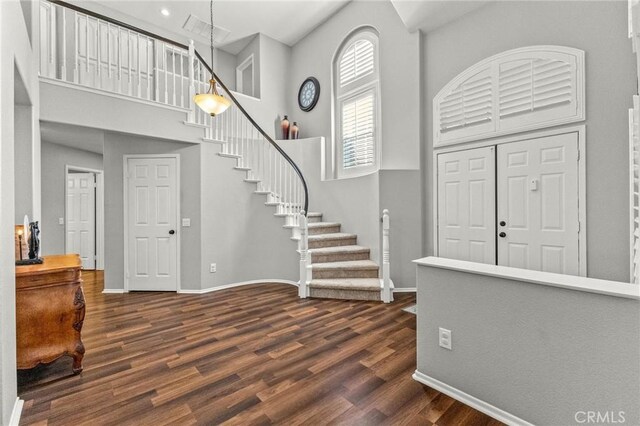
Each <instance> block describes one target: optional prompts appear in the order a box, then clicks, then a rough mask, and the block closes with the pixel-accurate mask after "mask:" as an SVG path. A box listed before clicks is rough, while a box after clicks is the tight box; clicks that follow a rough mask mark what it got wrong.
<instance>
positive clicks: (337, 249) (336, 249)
mask: <svg viewBox="0 0 640 426" xmlns="http://www.w3.org/2000/svg"><path fill="white" fill-rule="evenodd" d="M366 251H369V248H368V247H362V246H332V247H320V248H314V249H309V252H310V253H312V254H334V253H363V252H366Z"/></svg>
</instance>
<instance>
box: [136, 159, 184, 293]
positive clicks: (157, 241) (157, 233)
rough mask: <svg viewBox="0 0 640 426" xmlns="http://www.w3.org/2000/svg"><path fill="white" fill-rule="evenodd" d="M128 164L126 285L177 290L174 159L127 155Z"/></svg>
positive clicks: (137, 288)
mask: <svg viewBox="0 0 640 426" xmlns="http://www.w3.org/2000/svg"><path fill="white" fill-rule="evenodd" d="M127 166H128V168H127V170H128V176H129V177H128V179H127V182H126V186H127V194H128V213H127V215H128V235H129V237H128V242H127V244H128V247H129V258H128V272H129V274H128V277H129V278H128V279H129V289H130V290H147V291H176V290H177V286H178V277H177V269H178V268H177V265H178V257H177V256H178V251H177V237H176V234H175V232H177V229H178V228H177V224H178V216H177V205H178V204H177V203H178V184H177V182H178V176H177V160H176V159H175V158H130V159H128V161H127ZM170 231H174V233H173V234H171V233H170Z"/></svg>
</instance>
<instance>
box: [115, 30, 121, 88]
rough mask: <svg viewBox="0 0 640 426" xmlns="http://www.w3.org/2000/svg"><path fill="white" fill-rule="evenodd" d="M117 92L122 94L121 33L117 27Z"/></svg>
mask: <svg viewBox="0 0 640 426" xmlns="http://www.w3.org/2000/svg"><path fill="white" fill-rule="evenodd" d="M116 52H117V53H118V92H121V93H122V31H121V29H120V27H118V48H117V49H116Z"/></svg>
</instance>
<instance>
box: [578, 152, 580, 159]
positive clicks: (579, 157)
mask: <svg viewBox="0 0 640 426" xmlns="http://www.w3.org/2000/svg"><path fill="white" fill-rule="evenodd" d="M578 161H580V151H578Z"/></svg>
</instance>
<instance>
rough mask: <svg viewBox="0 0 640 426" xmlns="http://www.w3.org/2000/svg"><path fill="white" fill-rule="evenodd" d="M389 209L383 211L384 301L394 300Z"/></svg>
mask: <svg viewBox="0 0 640 426" xmlns="http://www.w3.org/2000/svg"><path fill="white" fill-rule="evenodd" d="M389 227H390V226H389V210H387V209H384V210H383V211H382V301H383V302H384V303H390V302H393V293H392V292H391V261H390V259H389Z"/></svg>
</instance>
